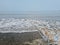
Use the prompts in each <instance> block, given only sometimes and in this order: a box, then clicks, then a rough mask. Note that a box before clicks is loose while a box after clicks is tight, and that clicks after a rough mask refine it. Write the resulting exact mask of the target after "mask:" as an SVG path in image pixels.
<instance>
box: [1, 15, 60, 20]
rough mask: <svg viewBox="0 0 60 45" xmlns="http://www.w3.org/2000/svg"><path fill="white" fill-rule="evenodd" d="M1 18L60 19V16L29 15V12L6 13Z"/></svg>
mask: <svg viewBox="0 0 60 45" xmlns="http://www.w3.org/2000/svg"><path fill="white" fill-rule="evenodd" d="M1 18H20V19H34V20H58V21H60V16H53V15H51V16H45V15H44V16H41V15H38V14H36V15H33V14H32V15H27V14H23V15H21V14H7V15H6V14H5V15H0V19H1Z"/></svg>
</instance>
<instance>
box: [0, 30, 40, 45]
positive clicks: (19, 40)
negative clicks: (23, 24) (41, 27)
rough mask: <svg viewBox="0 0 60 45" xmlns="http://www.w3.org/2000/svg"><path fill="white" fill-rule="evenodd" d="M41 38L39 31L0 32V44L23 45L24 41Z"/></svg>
mask: <svg viewBox="0 0 60 45" xmlns="http://www.w3.org/2000/svg"><path fill="white" fill-rule="evenodd" d="M39 38H41V37H40V35H39V33H38V32H37V31H36V32H24V33H0V45H23V43H24V42H32V41H33V40H35V39H39Z"/></svg>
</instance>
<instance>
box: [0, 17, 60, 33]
mask: <svg viewBox="0 0 60 45" xmlns="http://www.w3.org/2000/svg"><path fill="white" fill-rule="evenodd" d="M37 27H40V28H42V27H47V28H48V29H53V30H54V29H57V30H58V28H59V29H60V22H59V21H44V20H39V21H38V20H31V19H15V18H11V19H0V32H1V31H12V30H13V31H20V30H38V29H37Z"/></svg>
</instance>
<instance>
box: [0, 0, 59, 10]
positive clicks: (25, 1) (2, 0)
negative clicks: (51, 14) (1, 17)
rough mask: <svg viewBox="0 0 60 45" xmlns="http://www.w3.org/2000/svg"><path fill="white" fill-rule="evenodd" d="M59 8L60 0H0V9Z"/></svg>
mask: <svg viewBox="0 0 60 45" xmlns="http://www.w3.org/2000/svg"><path fill="white" fill-rule="evenodd" d="M41 10H42V11H44V10H60V0H0V11H41Z"/></svg>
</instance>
